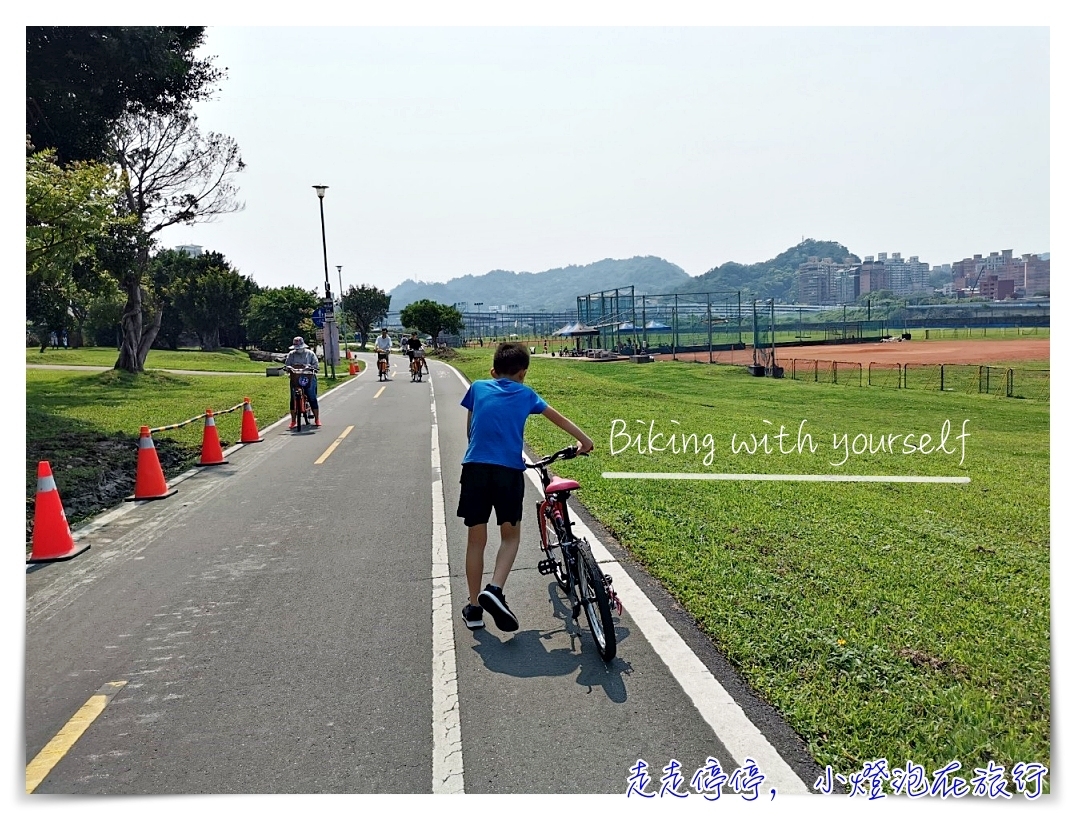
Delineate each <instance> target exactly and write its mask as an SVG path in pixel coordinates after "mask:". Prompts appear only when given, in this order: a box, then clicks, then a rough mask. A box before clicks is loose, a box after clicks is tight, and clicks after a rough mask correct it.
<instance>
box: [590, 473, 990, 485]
mask: <svg viewBox="0 0 1076 820" xmlns="http://www.w3.org/2000/svg"><path fill="white" fill-rule="evenodd" d="M602 478H643V479H677V480H680V481H873V482H895V483H902V484H970V483H971V478H970V477H968V476H959V475H958V476H936V475H773V474H770V473H602Z"/></svg>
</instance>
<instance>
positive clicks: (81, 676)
mask: <svg viewBox="0 0 1076 820" xmlns="http://www.w3.org/2000/svg"><path fill="white" fill-rule="evenodd" d="M363 358H364V359H365V360H366V363H367V365H370V366H368V367H367V368H366V369H365V370H364V371H363V373H362V374H361V375H360V376H359V377H358V378H356V379H353V380H351V381H349V382H348V383H346V384H344V385H341V386H340V387H339V388H337V389H334V390H331V391H329V392H328V393H327V394H325V395H322V396H321V397H320V399H321V401H322V407H323V425H324V426H323V427H322V428H321V429H319V430H316V431H312V432H310V433H301V434H293V433H290V432H289V431H288V430H287V425H286V422H284V423H278V424H276V425H275V426H272V427H270V428H268V429H266V428H265V427H264V425H265V424H266V423H267V422H268V421H271V420H267V419H260V420H259V423H260V425H263V431H262V435H263V437H264V439H265V440H264V441H263V442H261V443H258V444H252V445H246V446H241V447H236V448H232V449H230V450H229V451H228V453H227V457H228V459H229V464H227V465H222V466H219V467H212V468H204V469H201V470H196V471H192V473H190V474H188V475H187V476H186V477H185V478H184V479H183V480H182V481H180V482H173V484H174V486H176V487H177V489H178V490H179V492H178V493H177V494H175V495H173V496H171V497H170V498H167V499H163V500H160V501H152V502H140V503H136V504H129V505H126V507H123V508H118V509H117V510H114V511H112V512H110V513H108V514H106V515H104V516H101V517H99V518H98V519H97V520H96V521H95V523H94V524H93V525H91V526H90V527H88V528H87V530H88V531H89V540H90V543H91V544H92V547H91V549H90V550H89V551H87V552H85V553H83V554H82V555H80V556H78V557H77V558H76V559H74V560H72V561H67V562H59V563H54V564H47V565H35V566H32V567H31V568H30V569H29V570H28V571H27V578H26V589H27V601H26V678H25V716H26V717H25V733H26V760H27V763H28V764H31V763H32V761H34V762H36V767H35V777H40V778H41V779H40V780H39V781H38V782H36V784H35V786H34V790H35V793H46V792H55V793H69V794H179V793H187V794H192V793H295V792H297V793H318V792H333V793H368V794H373V793H430V792H431V791H432V792H435V793H459V792H467V793H514V794H530V793H585V794H592V793H607V794H618V793H619V794H623V793H625V790H626V787H627V783H628V781H627V778H628V777H629V775H630V770H631V769H632V767H634V766H635V765H636V763H637V761H639V760H645V761H647V764H648V774H649V777H650V778H651V782H650V783H649V785H648V786H647V790H649V791H657V790H658V788H659V787H660V783H661V779H662V770H663V769H664V768H665V767H667V766H669V765H670V763H671V761H673V760H676V761H679V763H680V767H681V771H682V776H683V778H684V782H683V783H682V784H681V785H680V788H679V791H681V792H690V791H691V790H690V788H689V781H690V779H691V777H692V775H693V773H694V772H695V770H696V769H698V768H699V767H701V766H703V765H704V764H705V762H706V761H707V759H708V758H714V759H716V760H717V761H719V762H720V765H721V767H722V769H723V770H724V771H725V772H726V773H731V772H732V771H734V770H735V769H736V768H737V767H738V766H740V765H741V764H742V763H743V760H744V758H745V756H746V757H753V759H754V760H755V761H756V763H757V764H758V767H759V769H760V770H761V771H762V772H763V773H765V774H766V777H767V780H766V781H765V782H764V783H763V785H762V786H761V789H762V790H763V797H764V798H765V799H767V800H768V798H769V796H770V795H769V788H777V790H778V793H779V794H781V795H791V794H793V793H803V792H805V791H806V786H805V781H808V782H813V779H811V778H812V776H813V775H814V773H815V767H814V764H813V763H812V762H811V761H810V759H809V756H807V754H806V752H805V750H804V749H803V747H802V743H800V742H799V741H798V739H796V738H795V736H794V735H793V734H792V733H791V732H790V731H789V730H788V728H787V727H786V726H785V725H784V724H783V723H782V722H781V721H780V720H779V718H777V717H776V715H775V714H774V713H773V711H772V710H770V709H769V708H768V707H766V706H765V705H764V704H761V703H759V702H758V701H757V700H756V699H754V698H752V697H751V695H750V693H749V692H747V691H746V689H745V688H744V687H743V686H742V684H741V683H739V681H738V678H737V677H736V676H735V674H734V673H732V672H731V670H729V669H728V668H727V664H724V661H723V659H721V658H720V656H719V655H718V654H717V653H716V652H714V650H713V648H712V647H711V646H710V645H709V642H708V641H706V640H705V639H704V638H703V637H702V636H701V635H699V634H698V632H697V630H695V629H694V626H693V625H692V624H691V623H690V622H689V621H688V620H687V619H686V618H685V617H683V614H682V613H678V612H677V610H676V608H675V606H674V605H673V604H672V602H671V600H669V599H668V596H665V595H664V593H663V592H662V591H661V590H660V589H659V588H657V586H656V585H655V584H653V582H652V581H649V579H648V578H647V577H646V576H645V574H643V573H640V572H639V571H638V570H637V569H634V568H633V566H632V565H631V562H630V560H629V559H627V557H626V556H624V555H623V554H622V553H619V550H618V547H617V546H616V545H615V543H613V542H611V541H610V540H609V539H608V538H607V537H605V536H604V534H603V533H601V531H600V527H599V526H598V525H597V524H596V522H593V521H592V520H591V519H589V517H588V516H586V514H585V512H583V511H582V510H580V509H579V508H578V507H577V508H576V514H575V516H574V517H575V518H576V519H579V520H581V522H582V524H583V530H582V531H583V533H584V534H586V533H588V532H589V533H590V534H591V540H592V544H594V545H595V554H596V557H598V558H599V560H604V563H603V568H604V569H605V571H606V572H609V573H610V574H612V575H613V577H614V585H615V587H616V589H617V591H618V592H619V593H620V595H621V598H622V599H623V600H624V603H625V610H624V613H623V615H622V616H621V617H619V618H616V625H617V637H618V652H617V657H616V658H614V659H613V660H612V661H611V662H610V663H609V664H606V663H604V662H603V661H602V660H601V659H600V658H599V657H598V654H597V651H596V649H595V647H594V644H593V641H592V640H591V637H590V634H589V631H588V629H587V626H586V619H585V616H580V623H579V624H576V623H575V622H574V621H573V620H572V619H571V616H570V612H569V611H568V608H567V606H566V605H565V602H564V599H563V598H562V597H561V595H560V593H559V590H557V588H556V585H555V583H554V582H553V581H552V578H551V576H541V575H539V573H538V571H537V568H536V567H537V562H538V558H539V552H540V551H539V549H538V546H537V539H538V534H537V531H536V524H535V523H534V522H533V521H532V519H531V518H530V517H527V511H528V510H530V511H532V512H533V509H534V504H535V501H536V500H537V499H538V498H539V492H538V490H537V488H536V486H535V485H534V483H533V482H530V481H528V484H527V498H526V500H525V506H524V513H525V518H524V526H523V537H522V541H521V544H520V550H519V555H518V557H517V560H516V564H515V569H514V571H513V573H512V575H511V577H510V579H509V581H508V583H506V585H505V592H506V595H507V599H508V602H509V604H510V605H511V606H512V608H513V610H514V611H515V613H516V615H517V617H518V618H519V621H520V629H519V631H518V632H516V633H502V632H500V631H499V630H498V629H497V628H496V626H495V625H494V624H493V622H492V619H490V618H489V617H488V616H487V617H486V629H484V630H478V631H476V632H473V633H472V632H471V631H470V630H468V629H466V627H465V626H464V625H463V623H462V620H461V618H460V614H459V613H460V609H461V608H462V606H463V604H464V603H465V601H466V598H467V589H466V580H465V577H464V572H463V561H464V554H465V543H466V531H465V529H464V528H463V526H462V523H461V522H460V520H459V519H458V518H456V516H455V508H456V502H457V500H458V495H459V484H458V481H459V463H460V459H461V458H462V455H463V451H464V449H465V446H466V434H465V424H466V411H465V410H464V409H463V408H462V407H460V405H459V401H460V398H461V397H462V395H463V392H464V389H465V387H464V382H463V380H462V377H460V376H459V374H458V372H457V371H455V370H454V369H453V368H451V367H449V366H448V365H446V364H444V363H441V362H437V361H435V360H432V359H431V360H430V361H429V368H430V375H429V376H427V377H425V378H424V379H423V382H422V383H413V382H411V380H410V377H409V376H408V374H407V372H406V360H405V359H403V358H402V357H400V356H396V355H394V356H393V357H392V359H391V361H392V371H393V372H392V377H391V379H390V381H388V382H379V381H378V379H377V375H376V372H375V369H374V367H373V364H374V358H373V356H372V355H371V356H365V355H364V356H363ZM281 381H282V387H281V389H286V383H284V382H283V380H281ZM329 385H331V383H326V382H323V383H322V385H321V390H322V391H326V388H327V387H328V386H329ZM534 423H541V422H540V420H539V421H538V422H534ZM567 443H568V442H566V444H567ZM596 457H600V455H598V456H596ZM531 472H533V471H531ZM584 493H585V488H584ZM588 524H589V525H590V528H588V526H587V525H588ZM490 533H491V544H490V545H489V547H488V548H487V578H488V573H489V571H490V570H491V568H492V562H493V557H494V554H495V550H496V544H497V540H498V539H497V535H496V527H495V526H491V527H490ZM618 558H619V560H617V559H618ZM666 616H667V617H666ZM109 685H111V686H112V688H108V687H109ZM102 691H107V693H108V696H107V697H108V699H107V700H105V699H104V698H102V697H101V695H100V694H99V693H101V692H102ZM95 696H96V700H97V702H98V703H106V704H107V705H104V706H103V708H100V711H99V713H98V714H97V715H96V717H95V718H93V719H92V721H91V722H89V723H88V726H86V727H85V728H84V730H83V733H82V734H81V735H80V736H77V737H76V738H75V740H74V741H71V740H70V739H68V741H66V745H65V742H64V741H63V739H62V736H66V737H68V738H70V734H71V733H70V730H68V732H67V734H66V735H65V733H64V731H63V729H64V728H65V727H69V725H70V724H69V721H71V719H72V716H73V715H76V714H78V713H80V710H81V709H83V708H84V705H88V703H89V701H91V700H93V699H94V698H95ZM85 722H86V721H85V720H84V721H83V723H85ZM58 736H61V740H60V741H57V737H58ZM46 747H47V748H46ZM42 750H46V752H48V754H47V755H45V757H49V760H48V761H46V762H45V763H41V762H40V760H39V758H40V757H42V755H41V754H39V753H41V752H42ZM50 756H51V757H50ZM42 772H44V776H43V777H42V776H41V774H42ZM29 781H30V775H29V773H28V783H29ZM728 797H730V798H732V799H736V800H739V799H740V798H739V797H736V796H735V795H728ZM694 799H695V800H701V798H700V797H697V796H696V797H695V798H694Z"/></svg>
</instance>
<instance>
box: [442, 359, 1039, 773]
mask: <svg viewBox="0 0 1076 820" xmlns="http://www.w3.org/2000/svg"><path fill="white" fill-rule="evenodd" d="M490 361H491V352H490V351H488V350H487V351H473V350H472V351H467V352H466V353H464V354H462V355H461V356H460V357H459V358H457V359H456V360H454V362H453V363H454V364H456V365H457V366H458V367H460V368H461V370H462V371H463V372H464V373H465V374H466V375H467V376H468V377H470V378H483V377H485V376H486V373H487V372H488V368H489V366H490ZM527 382H528V383H529V384H531V385H532V386H533V387H534V388H535V389H536V390H538V392H539V393H540V394H541V395H543V396H544V397H545V398H546V399H547V400H548V401H549V402H550V403H551V404H552V405H553V406H554V407H556V408H557V409H558V410H560V411H561V412H562V413H564V414H565V415H567V416H568V417H569V418H571V419H573V420H574V421H576V422H577V423H578V424H580V425H581V426H582V427H583V429H584V430H586V431H588V434H590V435H591V436H592V438H594V440H595V442H596V449H595V453H594V456H593V457H592V458H589V459H579V460H576V461H572V462H568V463H566V464H565V465H564V466H563V468H562V470H561V472H563V474H565V475H571V476H573V477H577V478H578V479H579V480H580V483H581V484H582V485H583V489H582V491H581V492H580V493H579V498H580V500H581V501H582V502H583V503H584V504H585V505H586V507H587V509H588V510H589V511H590V512H591V513H592V514H593V515H594V516H595V517H596V518H597V519H598V520H600V521H601V522H602V523H603V524H604V525H605V526H606V527H607V528H608V530H609V531H610V532H611V533H612V534H613V535H614V536H615V537H616V538H617V539H618V541H619V542H620V543H621V544H622V545H623V546H624V547H625V548H626V549H627V550H628V551H630V553H631V554H632V555H633V556H634V557H635V558H636V559H637V560H638V561H639V562H640V563H641V564H642V565H643V566H644V567H645V568H646V569H647V570H648V571H649V572H650V573H651V574H652V575H653V576H654V577H656V578H657V579H659V580H660V581H661V582H662V583H663V584H664V585H665V587H666V588H667V589H668V590H669V591H670V592H671V593H672V594H673V595H674V596H675V597H676V598H677V600H678V601H679V602H680V603H681V604H682V605H683V606H684V608H685V609H686V610H687V611H688V612H689V613H690V614H691V615H692V616H693V617H694V619H695V620H696V622H697V623H698V625H699V626H700V628H701V629H702V630H703V631H705V632H706V634H708V635H709V636H710V637H711V639H712V640H713V641H714V643H715V644H716V645H717V646H718V648H720V649H721V650H722V651H723V652H724V653H725V654H726V655H727V656H728V658H729V659H730V660H731V661H732V663H733V664H735V666H736V667H737V668H738V669H739V670H740V671H741V673H742V674H743V676H744V677H745V678H746V679H747V681H748V682H749V683H750V684H751V685H752V686H753V687H754V689H755V690H756V691H757V692H758V693H760V694H761V695H762V696H763V697H764V698H765V699H766V700H767V701H769V702H770V703H771V704H773V705H774V706H775V707H777V709H778V710H779V711H780V712H781V713H782V714H783V715H784V716H785V717H786V719H787V720H788V721H789V722H790V723H791V725H792V726H793V728H795V730H796V731H797V732H799V733H800V734H801V735H802V736H803V738H804V739H805V740H806V741H807V743H808V745H809V747H810V749H811V751H812V753H813V755H814V756H815V759H816V760H817V761H818V762H819V763H820V764H822V765H826V764H832V765H833V766H834V768H835V769H836V770H837V771H851V770H854V769H857V768H859V767H860V766H861V765H862V764H863V762H864V761H867V760H872V759H876V758H879V757H885V758H887V759H888V760H889V761H890V763H891V764H892V765H898V762H899V764H903V763H904V762H905V761H907V760H911V761H914V762H916V763H919V764H921V765H923V766H925V767H926V769H927V771H928V772H930V771H932V770H933V769H936V768H939V767H941V766H943V765H945V764H947V763H949V762H950V761H952V760H954V759H957V760H960V761H961V762H962V764H963V766H964V773H969V772H970V770H971V768H973V767H975V766H981V765H984V764H985V763H986V762H987V761H989V760H994V761H996V762H998V763H1001V764H1002V765H1005V766H1007V767H1011V766H1012V765H1013V764H1015V763H1016V762H1018V761H1025V762H1031V761H1034V762H1039V763H1042V764H1044V765H1046V766H1049V761H1050V597H1049V593H1050V574H1049V569H1050V530H1049V489H1050V488H1049V405H1048V403H1045V402H1032V401H1021V400H1015V399H998V398H995V397H992V396H979V395H957V394H943V393H939V394H936V395H935V394H930V393H922V392H918V391H917V392H916V395H915V401H914V402H910V401H909V400H908V395H907V393H906V392H902V391H882V390H871V389H858V388H843V387H840V386H835V385H818V384H811V383H802V382H793V381H791V380H773V379H754V378H751V377H750V376H748V375H746V373H745V371H744V368H736V367H708V366H705V365H700V364H693V363H677V362H660V363H654V364H648V365H633V364H628V363H622V364H595V363H583V362H576V361H571V360H562V359H543V358H540V357H536V358H535V359H533V360H532V365H531V370H530V372H529V373H528V378H527ZM946 421H948V422H949V428H950V433H949V437H948V439H947V441H946V445H945V446H946V448H947V449H948V450H950V451H952V452H951V453H944V452H941V453H939V452H932V453H924V452H922V450H926V451H929V450H931V449H932V447H936V446H937V444H938V440H939V438H940V436H941V434H942V427H943V425H944V424H945V422H946ZM801 422H802V423H803V427H802V428H800V424H801ZM965 422H966V425H965ZM651 424H653V427H651ZM782 425H783V426H784V428H785V431H786V433H789V435H787V436H786V437H785V438H784V439H780V440H777V439H775V436H777V435H778V434H779V433H780V431H781V426H782ZM962 429H964V430H966V432H967V434H968V435H967V437H966V439H964V440H963V442H961V441H960V440H958V439H956V438H955V436H956V435H957V434H959V433H960V432H961V430H962ZM651 430H653V432H654V434H655V438H654V439H651V438H650V432H651ZM801 432H802V433H803V434H808V433H809V434H810V435H811V442H810V443H811V444H814V445H815V447H816V448H817V449H816V451H815V452H814V453H811V452H810V450H809V443H808V442H807V441H806V440H803V446H802V448H801V447H800V446H799V445H798V443H797V435H798V433H801ZM636 433H641V434H642V435H641V438H639V439H635V438H634V435H635V434H636ZM764 433H768V434H769V437H768V438H767V440H766V443H767V444H768V445H769V446H770V448H771V451H772V452H771V453H770V454H765V452H764V446H763V445H762V444H759V446H758V447H757V449H756V451H755V452H754V454H753V455H752V454H749V453H747V452H744V451H743V450H742V449H741V451H740V452H738V453H734V452H733V436H735V441H736V442H737V443H739V444H740V445H742V443H743V442H744V440H745V439H746V440H747V441H748V443H751V442H752V439H751V435H752V434H754V435H755V437H756V439H755V442H756V443H757V442H758V440H759V439H761V437H762V436H763V434H764ZM670 434H674V435H675V438H676V447H675V450H676V451H675V452H674V451H673V450H674V448H673V446H672V445H671V444H670V442H671V439H670ZM682 434H683V436H682ZM845 434H847V436H848V439H847V440H848V442H849V445H850V449H852V448H853V447H854V448H855V449H860V450H862V452H861V454H859V455H857V454H855V453H849V454H848V456H847V457H845V451H844V447H843V443H842V442H843V441H844V439H843V438H842V437H843V436H844V435H845ZM860 434H862V436H863V438H858V439H857V438H856V437H857V436H859V435H860ZM872 434H873V442H872V441H871V440H870V439H869V438H867V437H868V436H870V435H872ZM924 434H929V435H930V436H931V437H932V438H931V441H930V442H929V443H928V442H926V441H925V440H923V439H922V438H921V436H922V435H924ZM526 435H527V441H528V444H529V446H531V447H532V448H533V449H534V450H536V451H537V452H538V453H548V452H550V451H552V450H554V449H558V448H560V447H562V446H565V445H566V444H567V443H569V442H568V441H567V439H566V437H565V436H564V434H563V433H562V432H561V431H560V430H558V429H557V428H555V427H554V426H553V425H551V424H549V423H548V422H546V421H545V420H543V419H533V420H531V421H530V422H528V425H527V434H526ZM835 435H836V436H837V442H836V443H837V446H836V447H835V446H834V436H835ZM908 435H912V438H911V439H906V438H905V436H908ZM707 436H710V437H711V438H707ZM879 436H885V439H884V442H885V444H883V449H878V447H877V445H878V440H879ZM890 436H897V438H895V439H893V438H890ZM685 437H686V438H685ZM651 442H652V444H651ZM872 443H873V445H874V447H875V452H874V454H871V452H870V451H869V448H870V446H871V445H872ZM685 444H686V447H685V446H684V445H685ZM906 444H910V445H912V446H913V447H914V448H915V452H914V453H907V454H906V453H904V452H903V451H904V449H905V445H906ZM962 444H963V447H962V446H961V445H962ZM861 445H865V446H861ZM920 445H922V447H920ZM782 446H783V449H784V451H785V452H784V454H782V453H781V452H780V449H781V447H782ZM661 447H664V448H665V449H664V451H660V450H659V448H661ZM640 449H641V450H642V452H639V451H640ZM801 449H802V452H801ZM888 450H893V451H895V452H889V451H888ZM790 451H791V452H790ZM711 455H712V457H711ZM961 460H962V463H961ZM603 472H667V473H684V472H691V473H695V472H713V473H737V474H742V473H769V474H840V475H888V476H966V477H968V478H970V479H971V481H970V483H968V484H908V483H906V484H897V483H808V482H791V481H784V482H757V481H680V480H642V479H635V480H622V479H605V478H602V473H603ZM525 529H526V528H525ZM534 537H535V534H534V533H533V532H529V531H528V532H525V533H524V538H525V539H530V538H534ZM631 640H632V639H631V638H629V639H628V641H627V642H626V643H625V644H624V646H623V654H624V656H625V657H630V653H631Z"/></svg>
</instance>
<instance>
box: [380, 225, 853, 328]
mask: <svg viewBox="0 0 1076 820" xmlns="http://www.w3.org/2000/svg"><path fill="white" fill-rule="evenodd" d="M810 257H818V258H820V259H822V258H826V257H829V258H832V259H833V260H834V261H841V262H843V261H844V260H845V259H846V258H851V259H853V260H854V261H855V262H859V261H860V260H859V257H858V256H855V255H854V254H852V253H850V252H849V251H848V248H847V247H845V246H844V245H842V244H840V243H838V242H832V241H819V240H814V239H805V240H804V241H802V242H800V243H799V244H798V245H793V246H792V247H790V248H788V249H786V250H784V251H782V252H781V253H779V254H777V255H776V256H774V257H773V258H772V259H768V260H766V261H765V262H755V263H752V264H743V263H739V262H731V261H730V262H725V263H723V264H721V265H718V266H715V267H713V268H711V269H710V270H708V271H706V272H705V273H702V274H699V275H698V276H691V275H690V274H689V273H687V272H686V271H685V270H684V269H683V268H681V267H680V266H679V265H675V264H673V263H672V262H669V261H667V260H665V259H663V258H661V257H658V256H633V257H631V258H630V259H612V258H606V259H601V260H598V261H596V262H591V263H589V264H586V265H567V266H565V267H561V268H551V269H550V270H546V271H539V272H530V271H518V272H517V271H509V270H503V269H496V270H491V271H489V272H487V273H484V274H481V275H475V274H466V275H464V276H459V277H456V278H454V279H450V280H448V281H447V282H423V281H419V280H414V279H407V280H405V281H403V282H401V283H400V284H399V285H397V286H396V287H395V288H393V289H392V290H391V291H389V295H390V296H391V297H392V301H391V305H392V309H393V310H401V309H403V308H404V307H406V306H407V305H408V304H410V303H411V302H414V301H418V300H419V299H431V300H433V301H435V302H440V303H442V304H448V305H458V306H460V310H461V311H462V312H464V313H467V312H471V311H474V310H476V309H485V310H488V309H489V307H490V306H493V305H505V306H509V305H515V306H516V307H514V308H510V309H512V310H517V311H520V312H546V311H549V312H552V311H574V310H575V306H576V305H575V299H576V297H577V296H581V295H585V294H587V293H597V292H598V291H603V290H605V291H608V290H614V289H616V288H629V287H632V286H634V287H635V293H636V295H638V296H642V295H644V294H645V295H648V296H649V295H662V294H674V293H692V292H699V291H700V289H701V290H710V291H731V290H740V291H745V290H746V291H749V292H750V293H751V294H752V295H754V296H756V297H757V298H761V299H769V298H774V299H776V300H777V301H781V302H795V301H796V290H797V278H796V271H797V269H798V268H799V266H800V264H802V263H803V262H806V261H807V260H808V258H810ZM461 303H462V305H461Z"/></svg>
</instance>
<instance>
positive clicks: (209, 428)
mask: <svg viewBox="0 0 1076 820" xmlns="http://www.w3.org/2000/svg"><path fill="white" fill-rule="evenodd" d="M205 414H206V415H205V432H204V433H203V434H202V458H201V460H200V461H199V462H198V466H199V467H215V466H217V465H218V464H227V463H228V460H227V459H226V458H224V453H223V452H221V449H220V437H219V436H218V435H217V422H216V420H215V419H214V418H213V411H212V410H210V409H208V408H207V409H206V411H205Z"/></svg>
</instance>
